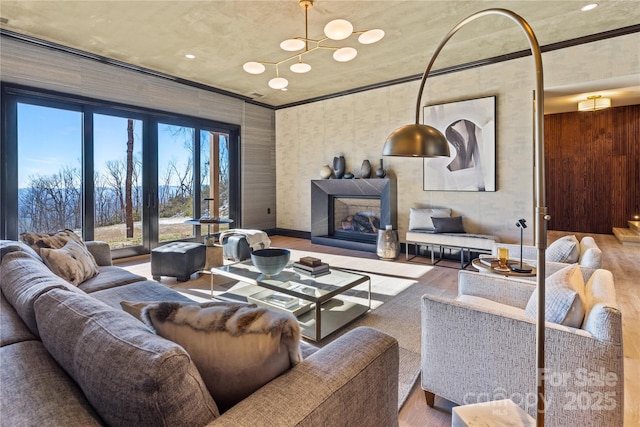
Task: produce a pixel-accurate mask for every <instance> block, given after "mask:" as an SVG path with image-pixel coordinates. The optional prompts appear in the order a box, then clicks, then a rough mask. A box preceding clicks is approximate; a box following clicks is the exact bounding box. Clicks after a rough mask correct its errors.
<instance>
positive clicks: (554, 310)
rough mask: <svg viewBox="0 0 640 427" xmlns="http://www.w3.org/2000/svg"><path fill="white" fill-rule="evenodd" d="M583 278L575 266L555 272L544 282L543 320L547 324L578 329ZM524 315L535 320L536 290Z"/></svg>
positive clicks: (582, 314)
mask: <svg viewBox="0 0 640 427" xmlns="http://www.w3.org/2000/svg"><path fill="white" fill-rule="evenodd" d="M584 300H585V297H584V278H583V277H582V272H581V271H580V267H579V266H578V265H577V264H572V265H569V266H567V267H564V268H563V269H561V270H558V271H556V272H555V273H553V274H552V275H551V276H549V277H547V279H546V281H545V299H544V304H545V306H544V319H545V320H546V321H547V322H552V323H558V324H560V325H565V326H570V327H572V328H579V327H580V326H581V325H582V321H583V320H584V313H585V309H584V306H585V303H584ZM524 312H525V314H526V315H527V316H528V317H530V318H532V319H535V318H537V316H538V288H536V289H535V290H534V291H533V293H532V294H531V297H530V298H529V302H528V303H527V307H526V308H525V311H524Z"/></svg>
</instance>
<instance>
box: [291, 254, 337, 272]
mask: <svg viewBox="0 0 640 427" xmlns="http://www.w3.org/2000/svg"><path fill="white" fill-rule="evenodd" d="M293 270H294V271H295V272H296V273H299V274H304V275H306V276H311V277H319V276H324V275H325V274H329V273H331V270H329V264H327V263H325V262H322V260H320V259H319V258H314V257H310V256H308V257H303V258H300V260H298V261H297V262H294V263H293Z"/></svg>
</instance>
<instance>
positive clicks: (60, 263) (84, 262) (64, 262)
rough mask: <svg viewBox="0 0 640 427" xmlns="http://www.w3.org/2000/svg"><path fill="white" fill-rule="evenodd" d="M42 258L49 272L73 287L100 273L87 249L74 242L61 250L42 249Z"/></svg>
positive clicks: (70, 242) (71, 241)
mask: <svg viewBox="0 0 640 427" xmlns="http://www.w3.org/2000/svg"><path fill="white" fill-rule="evenodd" d="M40 257H41V258H42V261H43V262H44V263H45V265H46V266H47V267H49V270H51V271H52V272H53V273H54V274H55V275H57V276H60V277H62V278H63V279H64V280H66V281H67V282H69V283H71V284H72V285H76V286H78V285H79V284H80V283H82V282H84V281H85V280H88V279H91V278H92V277H93V276H95V275H96V274H98V273H99V272H100V270H98V267H97V266H96V262H95V259H94V258H93V256H91V253H89V250H88V249H87V247H86V246H84V245H83V244H80V243H77V242H74V241H73V240H69V241H68V242H67V243H66V244H65V245H64V246H63V247H62V248H60V249H51V248H41V249H40Z"/></svg>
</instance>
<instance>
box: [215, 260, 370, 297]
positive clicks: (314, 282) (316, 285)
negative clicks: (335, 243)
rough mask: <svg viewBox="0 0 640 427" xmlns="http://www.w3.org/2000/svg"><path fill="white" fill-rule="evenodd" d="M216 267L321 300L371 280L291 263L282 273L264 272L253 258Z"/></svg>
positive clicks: (250, 280) (246, 279)
mask: <svg viewBox="0 0 640 427" xmlns="http://www.w3.org/2000/svg"><path fill="white" fill-rule="evenodd" d="M213 270H215V272H217V273H219V274H223V275H225V276H227V277H232V278H235V279H237V280H240V281H242V282H246V283H252V284H254V285H258V286H260V287H263V288H267V289H271V290H274V291H278V292H282V293H285V294H288V295H292V296H296V297H299V298H304V299H305V300H307V301H313V302H320V303H322V302H324V301H326V300H328V299H330V298H332V297H334V296H336V295H338V294H341V293H343V292H344V291H345V290H347V289H351V288H353V287H354V286H357V285H359V284H361V283H364V282H366V281H368V280H369V277H368V276H365V275H362V274H356V273H351V272H349V271H345V270H340V269H337V268H331V269H330V271H331V273H330V274H326V275H324V276H319V277H310V276H305V275H302V274H299V273H297V272H295V271H294V270H293V268H292V265H291V263H290V264H288V265H287V267H285V269H284V270H282V272H280V274H277V275H273V276H267V275H265V274H262V273H260V271H258V269H257V268H256V267H255V266H254V265H253V264H252V263H251V260H246V261H242V262H238V263H234V264H229V265H225V266H222V267H217V268H215V269H213Z"/></svg>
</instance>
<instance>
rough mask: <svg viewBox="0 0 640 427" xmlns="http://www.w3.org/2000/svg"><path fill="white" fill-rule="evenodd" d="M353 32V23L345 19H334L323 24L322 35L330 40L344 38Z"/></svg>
mask: <svg viewBox="0 0 640 427" xmlns="http://www.w3.org/2000/svg"><path fill="white" fill-rule="evenodd" d="M352 33H353V25H351V22H349V21H347V20H346V19H334V20H333V21H331V22H329V23H328V24H327V25H325V26H324V35H325V36H327V37H329V38H330V39H331V40H344V39H346V38H347V37H349V36H350V35H351V34H352Z"/></svg>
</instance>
